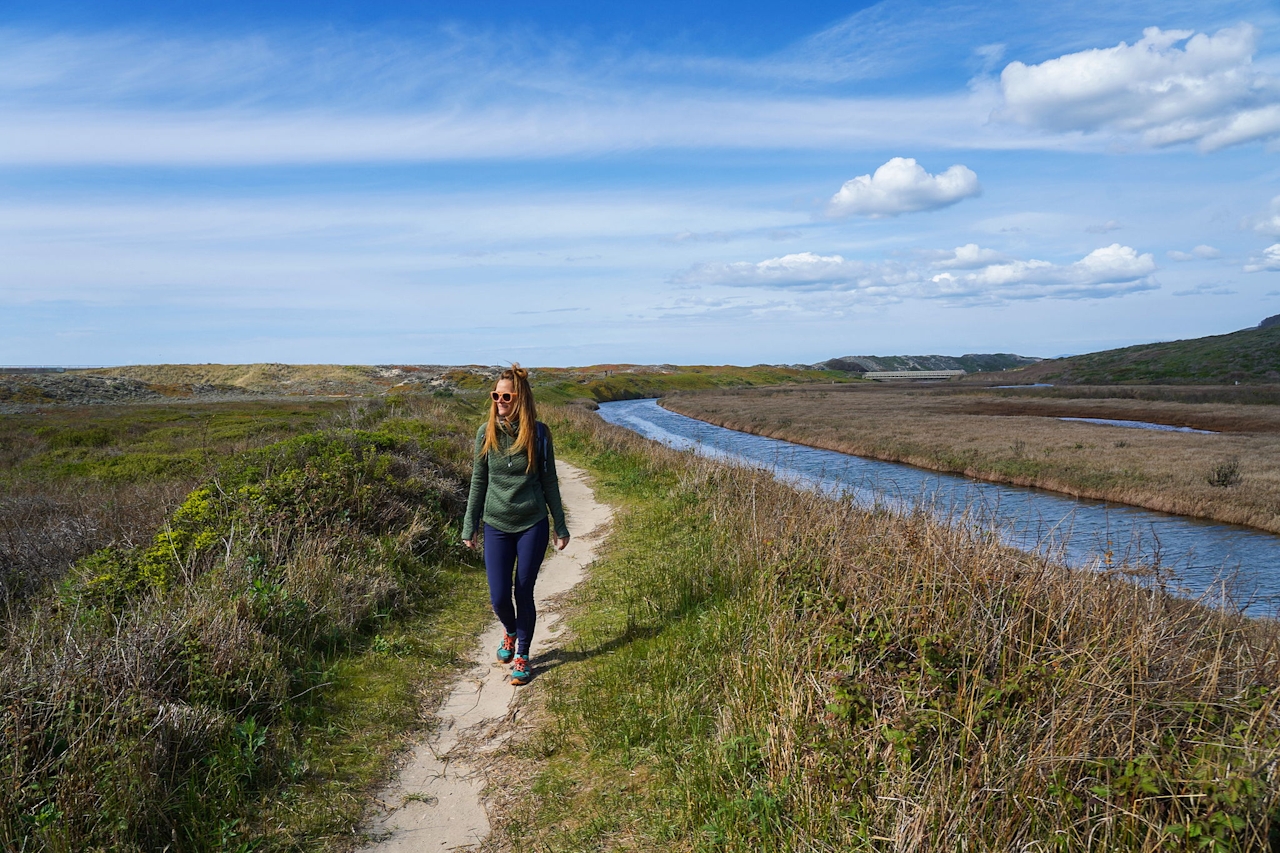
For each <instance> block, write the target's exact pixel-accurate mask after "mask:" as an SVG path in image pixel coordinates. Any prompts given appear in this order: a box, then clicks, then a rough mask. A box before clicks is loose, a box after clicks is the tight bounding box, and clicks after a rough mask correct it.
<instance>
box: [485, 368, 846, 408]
mask: <svg viewBox="0 0 1280 853" xmlns="http://www.w3.org/2000/svg"><path fill="white" fill-rule="evenodd" d="M834 381H839V382H845V381H848V377H847V374H844V373H840V372H838V371H829V370H807V369H801V368H791V367H775V366H772V365H763V364H762V365H756V366H755V367H736V366H733V365H725V366H719V367H716V366H706V365H691V366H678V365H663V366H661V367H637V366H636V365H626V364H623V365H617V364H606V365H595V366H593V367H584V368H567V369H564V368H561V369H557V368H540V369H538V370H537V371H535V372H534V375H533V377H532V383H533V387H534V390H535V393H536V394H537V399H538V401H539V403H542V404H544V405H545V404H553V405H554V404H563V403H569V402H573V401H577V400H590V401H594V402H597V403H607V402H611V401H614V400H635V399H639V398H642V397H658V396H661V395H663V394H669V393H672V392H674V391H697V390H707V389H715V388H752V387H757V386H776V385H788V384H798V383H812V382H828V383H829V382H834ZM486 387H487V386H486Z"/></svg>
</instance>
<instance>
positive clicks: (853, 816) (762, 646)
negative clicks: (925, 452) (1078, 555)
mask: <svg viewBox="0 0 1280 853" xmlns="http://www.w3.org/2000/svg"><path fill="white" fill-rule="evenodd" d="M553 417H554V419H555V420H554V422H553V423H552V427H553V430H554V431H555V434H556V436H557V446H558V450H559V452H561V453H563V454H564V455H566V456H567V458H571V459H573V460H574V461H575V463H577V464H581V465H583V466H584V467H586V468H588V470H590V471H592V473H593V474H594V476H595V482H596V484H597V488H598V492H599V494H600V495H601V497H602V498H603V499H605V500H607V501H609V502H610V503H612V504H614V505H615V506H617V507H618V508H619V510H618V515H617V516H616V519H615V523H614V533H613V534H612V536H611V537H610V539H609V541H608V542H607V543H606V545H605V547H604V548H603V551H602V558H601V559H600V560H598V561H597V562H596V564H595V565H594V566H593V567H592V571H591V573H590V575H589V577H588V579H587V581H586V582H585V583H584V584H583V586H582V587H581V588H580V590H579V591H578V592H577V593H576V594H575V595H574V596H573V598H572V600H571V614H572V615H571V619H570V628H571V630H572V632H573V640H572V641H571V642H570V644H569V646H568V650H567V653H566V655H565V660H564V662H563V664H562V665H560V666H558V667H557V668H556V669H554V670H553V671H551V672H548V673H546V674H545V675H544V677H543V678H544V683H543V684H542V685H541V690H540V693H539V698H538V702H537V703H536V705H535V706H534V707H531V708H530V709H529V712H530V713H531V714H534V715H536V716H537V717H538V719H539V721H540V724H539V727H538V731H537V733H536V734H535V735H534V736H533V737H532V738H530V739H529V740H527V741H524V742H522V743H520V744H518V745H513V746H511V747H510V748H509V753H508V757H509V760H508V761H504V762H502V766H505V767H507V768H508V769H509V771H510V772H509V773H508V774H507V776H505V777H498V778H496V779H491V784H492V785H493V786H494V788H495V789H496V790H501V791H502V792H503V796H504V797H505V798H506V801H507V802H508V803H510V804H511V807H510V808H508V809H506V810H502V811H500V812H499V814H498V815H497V818H496V821H495V824H496V826H495V834H494V836H493V838H492V839H491V840H490V843H489V844H488V846H487V847H486V848H485V849H488V850H509V849H516V850H528V849H548V850H559V849H575V850H576V849H592V850H659V849H661V850H671V849H676V850H696V849H716V850H724V851H755V850H760V849H769V850H777V851H801V850H805V851H810V850H835V849H860V850H861V849H871V850H942V849H945V850H951V849H955V842H956V839H966V840H967V842H968V846H969V847H971V848H972V849H1001V850H1004V849H1033V848H1035V849H1038V848H1053V849H1106V850H1202V849H1214V850H1246V849H1261V848H1265V847H1266V845H1267V840H1268V837H1269V834H1270V833H1271V826H1272V824H1273V823H1274V822H1275V820H1276V814H1277V807H1278V805H1280V796H1278V791H1277V783H1276V777H1275V774H1274V772H1273V770H1272V769H1271V768H1272V767H1273V766H1274V762H1275V761H1276V760H1277V757H1280V729H1278V728H1277V725H1276V723H1275V719H1276V714H1277V712H1280V694H1278V693H1277V687H1280V661H1278V660H1277V658H1276V656H1275V654H1274V648H1276V642H1277V640H1280V636H1277V633H1276V631H1277V627H1276V625H1275V624H1274V623H1272V622H1259V621H1253V620H1248V619H1243V618H1238V617H1234V616H1230V615H1224V614H1220V613H1215V612H1211V611H1208V610H1205V609H1203V608H1199V607H1197V606H1195V605H1194V604H1191V603H1188V602H1185V601H1181V600H1178V599H1177V598H1175V597H1173V596H1170V595H1166V594H1164V593H1163V592H1162V591H1161V590H1159V588H1158V586H1157V587H1155V588H1144V587H1142V586H1139V585H1137V584H1134V583H1132V582H1131V579H1126V578H1123V577H1119V576H1109V575H1098V574H1092V573H1083V572H1073V571H1069V570H1065V569H1063V568H1061V567H1058V566H1055V565H1053V564H1051V563H1048V562H1046V561H1044V560H1042V559H1039V558H1036V557H1033V556H1029V555H1026V554H1022V553H1018V552H1015V551H1011V550H1009V549H1007V548H1004V547H1002V546H1001V545H1000V544H999V543H998V542H997V541H996V540H995V539H994V537H991V536H990V535H988V534H987V533H985V532H984V531H965V530H955V529H952V528H950V527H947V526H945V525H942V524H938V523H936V522H934V521H932V520H930V519H929V518H928V517H926V516H925V515H923V514H918V515H913V516H907V517H903V516H896V515H892V514H888V513H884V512H869V511H863V510H860V509H858V508H856V507H855V506H853V505H852V504H850V503H848V502H837V501H830V500H827V499H824V498H821V497H820V496H818V495H815V494H810V493H806V492H800V491H796V490H793V489H791V488H788V487H786V486H784V485H781V484H779V483H776V482H774V481H773V480H772V479H771V478H769V477H768V476H766V475H763V474H762V473H761V472H759V471H753V470H748V469H742V468H735V467H732V466H725V465H719V464H716V463H714V462H711V461H708V460H706V459H702V458H697V457H694V456H691V455H690V454H681V453H677V452H673V451H668V450H665V449H663V448H660V447H657V446H655V445H654V444H652V443H650V442H646V441H644V440H642V439H640V438H638V437H636V436H634V435H633V434H631V433H629V432H627V431H625V430H622V429H619V428H614V427H609V426H607V425H604V424H602V423H600V422H599V421H598V420H597V419H595V418H594V417H593V416H591V415H589V414H586V413H579V412H559V413H556V414H555V415H554V416H553Z"/></svg>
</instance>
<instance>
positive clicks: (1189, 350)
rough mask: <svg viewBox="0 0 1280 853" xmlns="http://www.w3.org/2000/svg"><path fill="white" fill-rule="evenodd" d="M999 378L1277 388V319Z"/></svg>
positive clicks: (1279, 357) (1044, 364) (1279, 321)
mask: <svg viewBox="0 0 1280 853" xmlns="http://www.w3.org/2000/svg"><path fill="white" fill-rule="evenodd" d="M972 378H974V377H970V379H972ZM977 378H980V377H977ZM992 378H993V379H994V378H996V377H992ZM999 378H1000V380H1001V381H1016V382H1018V383H1032V382H1051V383H1053V384H1055V385H1125V384H1127V385H1233V384H1235V383H1240V384H1264V383H1268V384H1269V383H1280V315H1276V316H1275V317H1268V318H1267V319H1266V320H1263V321H1262V323H1261V324H1260V325H1259V326H1258V327H1256V328H1253V329H1244V330H1242V331H1239V332H1231V333H1229V334H1226V335H1210V336H1208V337H1204V338H1191V339H1189V340H1183V341H1168V342H1164V343H1156V344H1139V345H1137V346H1131V347H1123V348H1121V349H1113V350H1104V351H1102V352H1094V353H1087V354H1085V355H1075V356H1071V357H1070V358H1057V359H1047V360H1045V361H1041V362H1039V363H1038V364H1034V365H1031V366H1029V367H1024V368H1022V369H1020V370H1018V371H1016V373H1015V374H1014V376H1012V377H1011V376H1008V375H1001V376H1000V377H999Z"/></svg>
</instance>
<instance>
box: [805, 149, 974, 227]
mask: <svg viewBox="0 0 1280 853" xmlns="http://www.w3.org/2000/svg"><path fill="white" fill-rule="evenodd" d="M981 192H982V187H981V186H980V185H979V184H978V176H977V175H975V174H974V173H973V170H972V169H969V168H968V167H966V166H961V165H959V164H957V165H955V166H952V167H951V168H949V169H947V170H946V171H945V172H943V173H941V174H939V175H931V174H929V173H928V172H926V171H925V170H924V168H923V167H922V166H921V165H920V164H919V163H917V162H916V161H915V160H914V159H912V158H910V157H894V158H893V159H892V160H890V161H889V162H887V163H885V164H884V165H883V166H881V167H880V168H878V169H876V171H875V174H874V175H859V176H858V177H856V178H854V179H853V180H851V181H845V184H844V186H842V187H841V188H840V190H839V192H837V193H836V194H835V195H833V196H832V197H831V201H830V202H829V203H828V205H827V212H828V213H829V214H830V215H832V216H849V215H856V216H871V217H877V218H878V217H884V216H897V215H899V214H901V213H914V212H916V211H921V210H937V209H938V208H940V207H949V206H950V205H953V204H955V203H956V202H958V201H961V200H962V199H966V198H969V197H971V196H976V195H978V194H980V193H981Z"/></svg>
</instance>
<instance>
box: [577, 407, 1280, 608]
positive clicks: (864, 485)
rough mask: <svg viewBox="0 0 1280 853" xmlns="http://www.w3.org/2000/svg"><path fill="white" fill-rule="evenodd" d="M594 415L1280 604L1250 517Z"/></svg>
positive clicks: (1200, 591) (690, 426)
mask: <svg viewBox="0 0 1280 853" xmlns="http://www.w3.org/2000/svg"><path fill="white" fill-rule="evenodd" d="M600 416H601V417H602V418H604V420H606V421H608V422H609V423H612V424H617V425H618V426H623V427H627V428H628V429H631V430H634V431H635V432H637V433H639V434H640V435H643V436H645V437H646V438H651V439H654V440H656V441H660V442H662V443H664V444H666V445H669V446H671V447H674V448H677V449H681V450H692V451H694V452H697V453H700V454H703V455H706V456H711V457H716V458H720V459H725V460H728V461H732V462H735V463H739V464H748V465H756V466H760V467H763V468H767V469H768V470H770V471H772V472H773V473H774V475H775V476H777V477H778V478H780V479H782V480H785V481H788V482H793V483H796V484H798V485H802V486H805V487H807V488H817V489H820V490H822V491H824V492H826V493H828V494H831V495H832V496H838V495H848V496H850V497H851V498H853V499H854V500H856V501H858V502H859V503H862V504H864V505H868V506H870V505H874V504H877V503H878V504H881V505H888V506H891V507H894V508H897V509H909V508H912V507H915V506H919V505H922V504H923V505H927V506H928V507H929V508H930V510H931V511H932V512H934V513H936V514H939V515H942V516H944V517H948V518H952V519H964V520H965V521H966V523H969V524H982V525H984V526H988V527H992V528H994V529H996V530H997V531H999V534H1000V536H1001V537H1002V539H1003V540H1004V541H1005V542H1007V543H1009V544H1010V545H1013V546H1015V547H1018V548H1021V549H1023V550H1027V551H1042V552H1047V553H1050V554H1053V555H1055V556H1056V557H1057V558H1058V559H1061V560H1063V561H1064V562H1066V563H1067V564H1069V565H1072V566H1077V567H1081V568H1096V567H1099V566H1106V565H1125V564H1127V565H1140V564H1141V565H1154V566H1159V567H1160V568H1161V569H1162V570H1163V571H1164V572H1167V573H1169V575H1171V576H1172V577H1173V578H1175V579H1176V581H1175V584H1174V585H1175V587H1176V588H1178V589H1179V590H1180V591H1181V592H1183V593H1184V594H1186V595H1191V596H1197V597H1200V596H1203V597H1204V598H1205V599H1206V600H1207V601H1209V602H1217V601H1221V600H1223V598H1222V596H1223V591H1224V590H1229V591H1230V598H1231V600H1232V601H1234V602H1235V605H1236V606H1239V607H1241V608H1243V609H1244V610H1245V611H1246V612H1248V613H1250V614H1251V615H1255V616H1275V615H1276V613H1277V608H1278V607H1280V536H1275V535H1272V534H1270V533H1264V532H1262V531H1259V530H1254V529H1252V528H1249V527H1241V526H1238V525H1233V524H1222V523H1219V522H1214V521H1204V520H1201V519H1196V518H1187V517H1185V516H1180V515H1169V514H1168V513H1162V512H1155V511H1152V510H1148V509H1142V508H1140V507H1133V506H1128V505H1126V504H1116V503H1109V502H1106V501H1096V500H1088V499H1083V498H1073V497H1070V496H1069V495H1063V494H1059V493H1057V492H1049V491H1045V490H1043V489H1034V488H1025V487H1021V486H1006V485H999V484H996V483H984V482H982V481H980V480H973V479H970V478H968V477H964V476H960V475H956V474H940V473H938V472H936V471H928V470H925V469H922V468H916V467H913V466H911V465H905V464H901V463H896V462H882V461H880V460H877V459H864V458H862V457H859V456H851V455H849V454H847V453H839V452H836V451H834V450H819V449H817V448H813V447H805V446H804V445H800V444H793V443H791V442H789V441H780V440H778V439H774V438H764V437H762V436H758V435H751V434H750V433H745V432H738V431H736V430H731V429H725V428H723V427H718V426H713V425H712V424H709V423H705V422H704V421H699V420H695V419H694V418H689V417H685V416H684V415H678V414H676V413H675V412H669V411H667V410H666V409H664V408H662V407H661V406H659V405H658V401H657V400H624V401H621V402H617V403H604V404H602V405H601V406H600Z"/></svg>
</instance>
